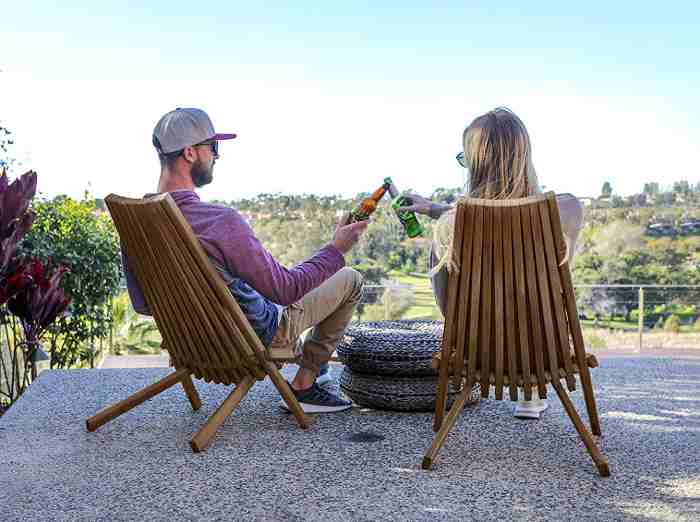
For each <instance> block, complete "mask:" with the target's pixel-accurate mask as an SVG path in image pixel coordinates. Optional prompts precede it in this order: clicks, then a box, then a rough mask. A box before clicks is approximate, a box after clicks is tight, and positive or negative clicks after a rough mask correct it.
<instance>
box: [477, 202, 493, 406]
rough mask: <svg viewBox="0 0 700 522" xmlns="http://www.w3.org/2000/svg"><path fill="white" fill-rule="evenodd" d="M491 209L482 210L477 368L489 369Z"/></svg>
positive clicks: (485, 389)
mask: <svg viewBox="0 0 700 522" xmlns="http://www.w3.org/2000/svg"><path fill="white" fill-rule="evenodd" d="M492 210H493V209H491V208H488V207H487V208H484V227H483V228H484V239H483V250H482V254H481V270H482V276H481V312H480V318H479V326H480V334H479V346H480V350H479V353H480V358H481V361H480V364H479V365H478V367H479V368H490V367H491V351H492V348H493V347H492V346H491V339H492V337H491V332H492V331H493V314H492V313H491V312H492V310H491V307H492V306H493V288H492V287H493V275H492V272H493V237H492V236H493V226H492V222H491V217H492V215H493V211H492ZM481 396H482V397H488V396H489V382H488V376H484V377H482V380H481Z"/></svg>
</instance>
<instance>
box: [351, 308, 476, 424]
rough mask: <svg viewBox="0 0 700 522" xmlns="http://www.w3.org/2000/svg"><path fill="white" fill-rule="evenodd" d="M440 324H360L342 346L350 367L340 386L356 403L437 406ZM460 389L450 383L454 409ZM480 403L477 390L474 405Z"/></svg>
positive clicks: (398, 408) (389, 406) (386, 406)
mask: <svg viewBox="0 0 700 522" xmlns="http://www.w3.org/2000/svg"><path fill="white" fill-rule="evenodd" d="M442 327H443V323H442V322H440V321H431V320H395V321H376V322H365V323H355V324H353V325H351V326H349V327H348V329H347V330H346V332H345V336H344V337H343V339H342V340H341V342H340V343H339V344H338V349H337V350H338V357H339V358H340V360H341V361H343V363H344V364H345V368H344V369H343V373H342V374H341V376H340V387H341V389H342V390H343V391H344V392H345V393H346V394H347V395H348V397H350V398H351V399H352V400H353V401H354V402H355V403H356V404H359V405H362V406H367V407H370V408H376V409H385V410H396V411H430V410H433V409H434V408H435V395H436V393H437V380H438V379H437V371H436V370H435V369H433V367H432V365H431V361H432V357H433V354H434V353H436V352H438V351H440V346H441V343H442ZM458 392H459V390H457V389H455V388H454V387H452V385H450V388H449V390H448V406H449V405H451V403H452V402H453V401H454V398H455V396H456V395H457V393H458ZM478 400H479V390H478V389H476V388H475V389H474V390H473V392H472V396H471V397H470V401H469V402H470V403H474V402H476V401H478Z"/></svg>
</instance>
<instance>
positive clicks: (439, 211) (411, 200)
mask: <svg viewBox="0 0 700 522" xmlns="http://www.w3.org/2000/svg"><path fill="white" fill-rule="evenodd" d="M404 198H406V199H407V200H408V204H407V205H401V206H400V207H399V208H398V211H399V212H411V211H413V212H415V213H416V214H423V215H424V216H428V217H430V218H432V219H438V218H439V217H440V216H442V215H443V214H444V213H445V212H447V211H448V210H450V209H451V208H452V205H446V204H443V203H434V202H432V201H430V200H429V199H426V198H424V197H423V196H419V195H418V194H408V195H406V196H404Z"/></svg>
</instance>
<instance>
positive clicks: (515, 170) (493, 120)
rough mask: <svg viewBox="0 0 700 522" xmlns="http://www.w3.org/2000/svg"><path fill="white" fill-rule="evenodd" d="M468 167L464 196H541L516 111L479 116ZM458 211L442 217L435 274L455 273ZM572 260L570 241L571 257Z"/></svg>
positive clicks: (472, 127)
mask: <svg viewBox="0 0 700 522" xmlns="http://www.w3.org/2000/svg"><path fill="white" fill-rule="evenodd" d="M462 145H463V148H464V167H465V168H466V169H467V170H468V174H467V183H466V185H465V187H464V195H465V196H468V197H472V198H480V199H515V198H525V197H528V196H534V195H536V194H541V193H542V190H541V189H540V186H539V183H538V181H537V173H536V172H535V167H534V165H533V163H532V148H531V145H530V136H529V134H528V132H527V129H526V128H525V125H524V124H523V122H522V121H521V120H520V118H518V117H517V116H516V115H515V113H514V112H513V111H511V110H510V109H507V108H505V107H498V108H497V109H494V110H492V111H489V112H487V113H486V114H484V115H482V116H479V117H478V118H476V119H475V120H474V121H472V122H471V123H470V124H469V126H468V127H467V128H466V129H464V133H463V134H462ZM455 214H456V208H455V209H453V210H451V211H450V212H446V213H445V214H443V215H442V217H441V218H440V220H439V221H438V223H437V226H436V227H435V232H434V241H435V245H436V255H437V256H438V259H439V262H438V264H437V265H435V267H434V268H433V270H432V271H431V274H435V273H437V272H438V271H439V270H440V269H441V268H442V267H443V266H444V265H445V264H447V267H448V270H450V271H452V270H453V269H456V268H457V267H456V266H454V262H453V261H452V252H451V246H452V235H453V230H454V220H455ZM567 257H568V241H567V255H566V256H565V259H566V258H567Z"/></svg>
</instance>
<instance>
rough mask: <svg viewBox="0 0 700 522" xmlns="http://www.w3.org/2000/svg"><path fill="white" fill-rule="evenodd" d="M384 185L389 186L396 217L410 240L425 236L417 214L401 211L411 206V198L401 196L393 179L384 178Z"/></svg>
mask: <svg viewBox="0 0 700 522" xmlns="http://www.w3.org/2000/svg"><path fill="white" fill-rule="evenodd" d="M384 184H385V185H388V186H389V195H390V196H391V199H392V201H391V208H393V209H394V211H395V212H396V216H397V217H398V218H399V221H400V222H401V224H402V225H403V228H404V230H405V231H406V235H407V236H408V237H410V238H414V237H418V236H422V235H423V225H421V224H420V222H419V221H418V218H417V217H416V213H415V212H412V211H405V210H399V208H400V207H402V206H404V205H410V204H411V198H407V197H406V196H401V195H399V190H398V189H397V188H396V185H394V182H393V181H391V178H384Z"/></svg>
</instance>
